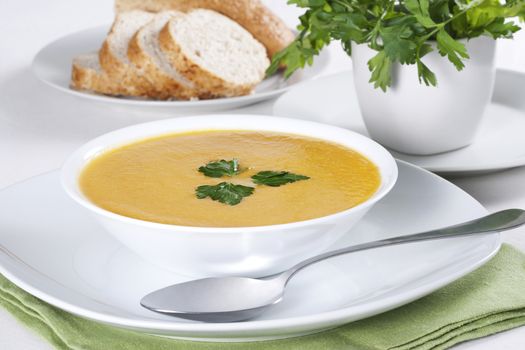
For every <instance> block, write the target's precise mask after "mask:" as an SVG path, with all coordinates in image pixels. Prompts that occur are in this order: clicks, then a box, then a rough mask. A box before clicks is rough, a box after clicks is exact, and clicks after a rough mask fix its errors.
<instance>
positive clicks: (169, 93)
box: [128, 11, 209, 100]
mask: <svg viewBox="0 0 525 350" xmlns="http://www.w3.org/2000/svg"><path fill="white" fill-rule="evenodd" d="M181 16H184V13H182V12H178V11H163V12H159V13H158V14H157V15H155V18H154V19H153V20H152V21H150V22H149V23H148V24H146V25H145V26H143V27H142V28H141V29H140V30H139V31H138V32H137V33H135V35H134V36H133V38H132V39H131V41H130V43H129V47H128V57H129V60H130V61H131V62H132V63H133V64H134V66H135V68H136V69H138V70H139V71H140V72H141V73H142V74H143V76H144V77H146V79H148V81H149V83H150V84H151V85H152V86H154V89H153V90H152V91H151V92H150V97H152V98H156V99H171V98H178V99H184V100H188V99H191V98H206V97H208V95H209V94H208V93H205V92H200V91H199V90H198V89H197V88H196V87H195V84H193V82H191V81H189V80H188V79H186V78H185V77H184V76H183V75H182V74H180V73H179V72H178V71H177V70H176V69H175V68H174V67H173V66H172V65H171V64H170V63H169V61H168V59H167V58H166V57H165V55H164V53H163V52H162V50H161V49H160V47H159V41H158V38H159V32H160V31H161V29H162V28H163V27H164V26H165V25H166V23H167V22H168V21H169V20H170V19H172V18H175V17H181Z"/></svg>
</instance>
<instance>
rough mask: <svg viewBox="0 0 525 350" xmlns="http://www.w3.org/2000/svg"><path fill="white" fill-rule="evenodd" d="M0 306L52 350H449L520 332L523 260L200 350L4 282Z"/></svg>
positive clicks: (506, 250)
mask: <svg viewBox="0 0 525 350" xmlns="http://www.w3.org/2000/svg"><path fill="white" fill-rule="evenodd" d="M0 304H1V305H2V306H4V307H5V308H6V309H7V310H8V311H9V312H10V313H11V314H13V315H14V316H15V317H16V318H17V319H18V320H19V321H20V322H22V323H23V324H25V325H26V326H28V327H29V328H31V329H33V330H34V331H36V332H37V333H39V334H40V335H41V336H43V337H44V338H45V339H46V340H47V341H49V342H50V343H51V344H53V345H54V346H55V347H56V348H57V349H83V350H101V349H126V350H136V349H158V350H164V349H192V350H226V349H228V350H237V349H238V350H241V349H243V350H245V349H247V350H250V349H251V350H277V349H279V350H280V349H286V350H319V349H330V350H332V349H350V350H353V349H356V350H357V349H359V350H362V349H363V350H365V349H417V350H423V349H446V348H449V347H451V346H452V345H454V344H457V343H460V342H463V341H466V340H469V339H474V338H479V337H483V336H486V335H489V334H493V333H496V332H501V331H504V330H508V329H511V328H514V327H518V326H521V325H525V255H524V254H523V253H521V252H520V251H518V250H517V249H515V248H513V247H511V246H508V245H503V247H502V249H501V250H500V252H499V253H498V254H497V255H496V257H494V258H493V259H492V260H491V261H490V262H488V263H487V264H486V265H484V266H483V267H481V268H479V269H478V270H476V271H474V272H473V273H471V274H469V275H468V276H466V277H464V278H462V279H460V280H458V281H456V282H454V283H452V284H450V285H448V286H447V287H444V288H442V289H440V290H439V291H437V292H435V293H433V294H431V295H429V296H427V297H424V298H422V299H420V300H418V301H415V302H413V303H411V304H408V305H405V306H402V307H400V308H398V309H396V310H393V311H389V312H386V313H384V314H381V315H378V316H374V317H371V318H368V319H365V320H361V321H357V322H354V323H350V324H347V325H345V326H342V327H339V328H336V329H333V330H329V331H325V332H322V333H317V334H314V335H309V336H303V337H300V338H290V339H284V340H275V341H264V342H250V343H204V342H192V341H185V340H172V339H167V338H161V337H156V336H151V335H146V334H140V333H135V332H132V331H128V330H123V329H119V328H115V327H111V326H107V325H103V324H100V323H97V322H93V321H88V320H85V319H83V318H80V317H77V316H74V315H71V314H69V313H67V312H64V311H62V310H60V309H57V308H55V307H53V306H51V305H49V304H46V303H45V302H42V301H41V300H39V299H37V298H35V297H33V296H31V295H30V294H28V293H26V292H24V291H23V290H21V289H20V288H18V287H16V286H15V285H14V284H12V283H11V282H9V281H8V280H7V279H5V278H4V277H2V276H0ZM5 336H7V335H5V334H4V337H5Z"/></svg>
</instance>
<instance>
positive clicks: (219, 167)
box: [199, 158, 240, 177]
mask: <svg viewBox="0 0 525 350" xmlns="http://www.w3.org/2000/svg"><path fill="white" fill-rule="evenodd" d="M199 172H201V173H203V174H204V175H206V176H209V177H223V176H234V175H237V174H239V172H240V170H239V161H238V160H237V159H235V158H234V159H232V160H224V159H221V160H217V161H213V162H209V163H208V164H206V165H205V166H201V167H200V168H199Z"/></svg>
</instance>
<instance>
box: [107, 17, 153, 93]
mask: <svg viewBox="0 0 525 350" xmlns="http://www.w3.org/2000/svg"><path fill="white" fill-rule="evenodd" d="M117 21H118V15H117V18H115V21H114V22H113V25H112V26H111V29H110V31H109V33H108V35H107V37H106V39H105V40H104V43H103V44H102V47H101V48H100V50H99V53H98V57H99V62H100V66H101V67H102V69H103V70H104V72H105V73H106V74H107V76H108V77H109V78H110V79H111V80H113V81H115V82H118V84H119V85H120V87H121V88H120V89H121V90H122V94H123V95H128V96H137V97H150V95H151V94H153V91H155V87H154V86H153V85H152V84H151V83H150V82H149V81H148V79H146V78H145V76H144V74H142V72H140V71H139V70H138V69H136V67H134V66H133V64H127V63H125V62H122V61H121V60H120V59H119V58H118V57H116V56H115V55H114V53H113V52H112V50H111V47H110V44H109V40H110V38H111V36H112V35H114V34H115V33H114V32H115V25H116V23H117Z"/></svg>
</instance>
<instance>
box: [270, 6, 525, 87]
mask: <svg viewBox="0 0 525 350" xmlns="http://www.w3.org/2000/svg"><path fill="white" fill-rule="evenodd" d="M502 1H504V2H500V1H499V0H399V1H395V0H289V1H288V3H289V4H295V5H297V6H299V7H301V8H305V9H306V12H305V13H304V14H303V15H302V16H301V17H300V21H301V24H300V25H299V26H298V29H299V30H300V34H299V35H298V37H297V38H296V39H295V41H293V42H292V43H291V44H290V45H289V46H288V47H287V48H285V49H284V50H283V51H281V52H278V53H277V54H275V55H274V57H273V59H272V64H271V65H270V67H269V68H268V74H272V73H274V72H275V71H276V70H277V69H279V67H281V66H282V65H284V66H286V70H285V73H284V74H285V76H286V77H289V76H290V75H291V74H292V73H293V72H295V71H296V70H297V69H299V68H303V67H304V66H305V64H309V65H311V64H312V63H313V58H314V56H316V55H317V54H319V52H320V51H321V50H322V49H323V47H324V46H325V45H327V44H328V43H330V41H332V40H340V41H341V43H342V45H343V49H344V50H345V51H346V53H347V54H348V55H351V53H352V52H351V42H354V43H357V44H367V45H368V46H369V47H370V48H371V49H373V50H375V51H377V54H376V55H375V56H374V57H373V58H372V59H370V61H368V68H369V69H370V71H371V78H370V83H373V84H374V87H375V88H381V89H382V90H383V91H386V89H387V88H388V87H389V86H390V85H391V83H392V77H391V69H392V64H394V63H396V62H398V63H401V64H415V65H417V73H418V78H419V81H420V83H424V84H425V85H427V86H428V85H433V86H436V84H437V79H436V76H435V75H434V73H433V72H432V71H431V70H430V69H429V68H428V67H427V66H426V65H425V64H424V63H423V60H422V59H423V57H424V56H425V55H426V54H428V53H429V52H431V51H432V50H434V47H433V46H432V45H430V42H431V41H435V42H436V45H435V47H436V48H437V50H438V52H439V54H440V55H441V56H446V57H447V58H448V60H449V61H450V62H451V63H452V64H454V66H455V67H456V69H457V70H458V71H460V70H462V69H463V67H464V66H465V63H464V60H465V59H468V58H469V55H468V53H467V50H466V48H465V45H464V44H463V43H462V42H460V41H458V39H463V38H466V39H471V38H475V37H478V36H480V35H486V36H489V37H491V38H493V39H498V38H512V35H513V33H515V32H516V31H518V30H519V29H520V27H519V26H518V25H516V23H515V22H514V21H512V20H508V18H511V17H518V18H519V19H520V20H522V21H523V20H525V0H502Z"/></svg>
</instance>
